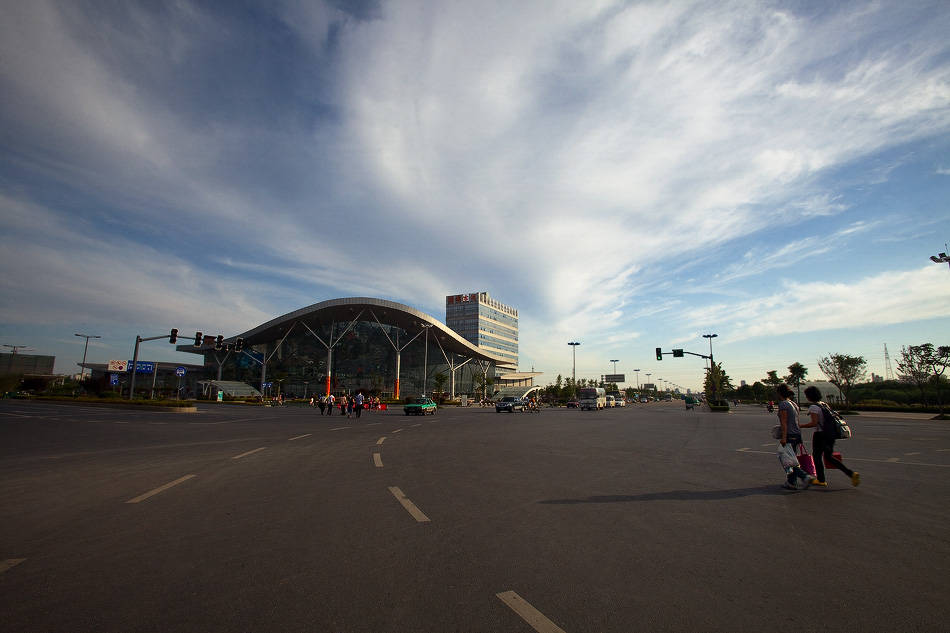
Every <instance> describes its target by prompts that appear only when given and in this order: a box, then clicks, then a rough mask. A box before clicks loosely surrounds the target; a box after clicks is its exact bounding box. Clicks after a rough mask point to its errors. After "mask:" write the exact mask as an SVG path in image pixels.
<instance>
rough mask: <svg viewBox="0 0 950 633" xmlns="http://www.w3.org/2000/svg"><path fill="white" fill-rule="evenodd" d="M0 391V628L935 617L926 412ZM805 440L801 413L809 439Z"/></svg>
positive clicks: (933, 504) (936, 527) (933, 497)
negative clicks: (845, 419) (817, 424)
mask: <svg viewBox="0 0 950 633" xmlns="http://www.w3.org/2000/svg"><path fill="white" fill-rule="evenodd" d="M851 422H852V425H853V428H854V430H855V437H854V439H852V440H848V441H844V442H839V443H838V446H837V448H838V450H840V451H841V452H842V453H843V454H844V460H845V462H846V463H847V464H848V465H849V466H850V467H851V468H854V469H856V470H858V471H860V473H861V477H862V483H861V485H860V486H859V487H857V488H853V487H852V486H851V485H850V482H849V481H848V480H847V478H846V477H845V476H844V475H842V474H840V473H837V472H832V473H831V475H830V482H831V485H830V486H829V488H827V489H810V490H807V491H803V492H797V493H796V492H788V491H784V490H782V489H781V488H780V487H779V484H780V482H781V471H780V467H779V464H778V461H777V459H776V457H775V448H774V446H775V443H774V440H771V439H770V438H769V431H770V429H771V427H772V425H773V424H774V423H775V418H774V416H770V415H768V414H767V413H766V412H765V411H764V410H763V409H761V408H759V407H753V406H740V407H739V408H738V409H737V410H736V411H734V412H732V413H730V414H711V413H706V412H702V411H686V410H685V409H684V408H683V407H682V403H680V402H674V403H653V404H649V405H637V406H632V407H628V408H625V409H615V410H606V411H601V412H580V411H576V410H568V409H546V410H544V411H542V412H541V413H539V414H534V413H514V414H504V413H503V414H496V413H495V411H494V409H489V408H466V409H455V408H446V409H441V410H439V412H438V413H437V414H436V415H435V416H431V417H406V416H403V415H402V414H401V410H392V411H388V412H367V413H364V415H363V416H362V418H361V419H359V420H356V419H355V418H354V419H349V420H348V419H346V418H345V417H341V416H339V415H334V416H332V417H326V416H324V417H321V416H319V415H318V413H317V411H316V410H314V409H311V408H309V407H292V406H288V407H283V408H274V407H240V406H227V405H199V412H198V413H196V414H175V413H167V412H145V411H129V410H124V409H103V408H93V407H82V406H69V405H58V404H50V403H40V402H25V401H3V402H0V595H2V596H3V602H4V607H3V616H2V617H3V625H2V626H0V629H2V630H3V631H9V632H11V633H12V632H13V631H25V632H35V631H340V632H346V631H414V632H426V631H433V632H441V631H523V632H525V633H530V632H531V631H543V632H554V631H566V632H567V633H580V632H594V631H617V632H625V633H626V632H631V631H730V632H735V631H756V632H759V631H772V632H776V631H788V632H790V633H792V632H794V633H801V631H804V630H824V631H945V630H946V628H947V622H948V621H950V605H948V601H947V596H948V595H950V538H948V535H950V528H948V525H950V425H948V423H946V422H936V421H929V420H920V419H896V418H883V417H875V416H874V415H873V414H865V415H861V416H855V417H854V418H852V419H851ZM807 436H808V437H810V432H808V433H807Z"/></svg>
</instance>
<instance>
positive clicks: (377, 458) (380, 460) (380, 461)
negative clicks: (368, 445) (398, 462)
mask: <svg viewBox="0 0 950 633" xmlns="http://www.w3.org/2000/svg"><path fill="white" fill-rule="evenodd" d="M373 463H374V464H376V468H382V467H383V458H382V457H381V456H380V454H379V453H373Z"/></svg>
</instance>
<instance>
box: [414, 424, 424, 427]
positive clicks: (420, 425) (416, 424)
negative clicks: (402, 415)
mask: <svg viewBox="0 0 950 633" xmlns="http://www.w3.org/2000/svg"><path fill="white" fill-rule="evenodd" d="M412 426H414V427H415V426H422V424H421V423H419V424H413V425H412Z"/></svg>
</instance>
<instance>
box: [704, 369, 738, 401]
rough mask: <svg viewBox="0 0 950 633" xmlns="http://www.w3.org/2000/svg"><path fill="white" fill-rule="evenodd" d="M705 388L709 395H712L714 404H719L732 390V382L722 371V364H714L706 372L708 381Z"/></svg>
mask: <svg viewBox="0 0 950 633" xmlns="http://www.w3.org/2000/svg"><path fill="white" fill-rule="evenodd" d="M703 388H704V389H705V390H706V393H707V394H712V399H711V400H710V402H711V403H713V404H719V401H720V400H721V397H722V394H724V393H725V392H727V391H729V390H731V389H732V381H731V380H730V378H729V376H728V375H727V374H726V372H724V371H723V370H722V363H713V364H712V366H711V367H710V368H709V369H707V370H706V380H705V383H704V385H703Z"/></svg>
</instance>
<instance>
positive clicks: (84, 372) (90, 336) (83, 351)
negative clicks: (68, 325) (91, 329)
mask: <svg viewBox="0 0 950 633" xmlns="http://www.w3.org/2000/svg"><path fill="white" fill-rule="evenodd" d="M75 336H81V337H83V338H84V339H86V345H85V347H83V349H82V366H81V369H80V370H79V382H82V378H83V376H84V375H85V374H86V351H87V350H88V349H89V339H91V338H102V337H101V336H98V335H96V334H76V335H75Z"/></svg>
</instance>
